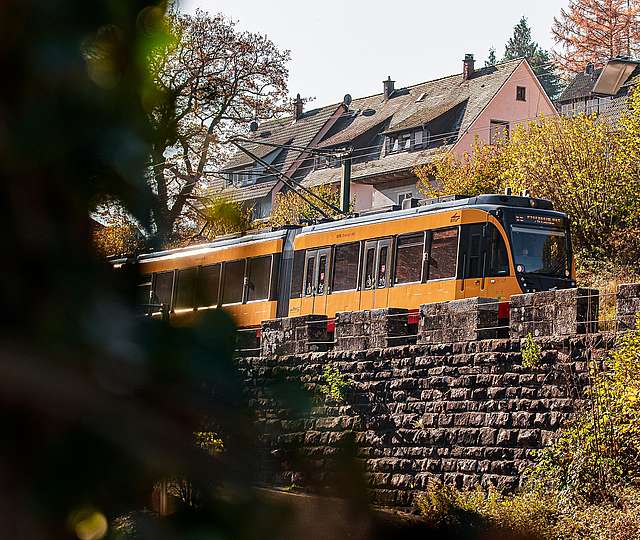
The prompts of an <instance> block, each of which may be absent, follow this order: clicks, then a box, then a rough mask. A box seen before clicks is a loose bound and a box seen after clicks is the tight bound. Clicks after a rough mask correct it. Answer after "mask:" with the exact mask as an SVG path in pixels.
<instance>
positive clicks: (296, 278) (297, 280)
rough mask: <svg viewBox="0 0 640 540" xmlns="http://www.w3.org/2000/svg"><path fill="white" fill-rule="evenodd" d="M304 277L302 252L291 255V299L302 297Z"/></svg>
mask: <svg viewBox="0 0 640 540" xmlns="http://www.w3.org/2000/svg"><path fill="white" fill-rule="evenodd" d="M303 277H304V251H296V252H295V253H294V254H293V271H292V273H291V294H290V295H289V296H290V297H291V298H300V296H302V278H303Z"/></svg>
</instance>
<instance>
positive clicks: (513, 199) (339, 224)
mask: <svg viewBox="0 0 640 540" xmlns="http://www.w3.org/2000/svg"><path fill="white" fill-rule="evenodd" d="M454 208H479V209H483V210H493V209H497V208H526V209H529V210H544V211H547V212H549V211H553V205H552V204H551V201H548V200H546V199H537V198H532V197H520V196H515V195H499V194H495V195H478V196H476V197H465V196H460V195H452V196H447V197H439V198H436V199H427V200H426V201H422V204H421V205H420V206H416V207H414V208H407V209H404V210H390V211H384V210H381V211H379V212H370V213H367V214H366V215H360V216H356V217H349V218H344V219H340V220H336V221H327V222H324V223H316V224H314V225H307V226H304V227H300V228H299V229H300V230H299V233H300V234H308V233H312V232H318V231H327V230H332V229H341V228H345V227H352V226H357V225H364V224H367V223H374V222H381V221H393V220H396V219H402V218H407V217H412V216H416V215H420V214H425V213H431V212H443V211H446V210H451V209H454ZM554 213H557V214H561V212H554ZM290 228H292V227H288V228H282V229H277V230H274V231H265V232H256V233H251V234H245V235H240V234H238V235H233V236H229V237H223V238H219V239H217V240H212V241H211V242H207V243H203V244H197V245H192V246H186V247H182V248H175V249H167V250H162V251H154V252H150V253H144V254H141V255H138V256H136V257H133V258H129V257H123V258H119V259H116V260H112V261H111V262H112V263H113V264H123V263H127V262H131V261H132V259H133V260H135V261H147V260H153V259H156V258H158V257H166V256H167V255H181V254H184V255H189V254H190V253H192V252H193V251H196V250H198V251H200V250H207V249H220V248H223V247H227V246H229V247H231V246H237V245H242V244H249V243H252V242H260V241H266V240H275V239H284V238H285V237H286V235H287V230H288V229H290ZM294 228H297V227H294Z"/></svg>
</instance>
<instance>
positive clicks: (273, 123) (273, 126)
mask: <svg viewBox="0 0 640 540" xmlns="http://www.w3.org/2000/svg"><path fill="white" fill-rule="evenodd" d="M341 106H342V105H340V104H338V105H328V106H326V107H322V108H319V109H313V110H311V111H307V112H305V113H303V115H302V117H301V118H299V119H298V120H293V119H292V118H291V117H286V118H281V119H277V120H270V121H269V122H266V123H264V124H262V125H260V126H259V127H258V130H257V131H256V133H255V135H252V136H251V137H249V138H250V139H252V140H255V141H256V142H255V143H253V144H252V143H246V144H245V143H243V144H242V146H244V147H245V148H246V149H247V150H249V151H251V152H253V153H254V154H257V155H258V157H264V156H265V155H267V154H269V153H270V152H273V147H271V146H266V145H263V144H259V143H260V142H266V143H270V144H291V145H293V146H301V147H306V146H308V145H309V144H310V143H311V141H312V140H313V139H314V137H315V136H316V135H317V134H318V132H319V131H320V130H321V129H322V128H323V127H324V125H325V124H326V123H327V121H328V120H329V119H330V118H331V117H332V116H333V114H334V113H335V112H336V109H337V108H338V107H341ZM285 152H286V153H287V155H286V157H285V159H284V162H283V164H282V166H281V170H282V172H285V171H286V170H287V169H288V168H289V167H290V166H291V164H292V163H293V162H294V161H295V160H296V159H297V158H298V157H299V155H300V152H298V151H291V150H286V149H285ZM252 163H253V160H252V159H251V158H250V157H248V156H247V155H246V154H245V153H243V152H241V151H238V152H236V153H235V154H234V155H233V156H232V158H231V159H230V160H229V161H228V162H227V163H225V164H224V166H223V169H225V170H226V169H236V168H238V167H244V166H246V165H251V164H252Z"/></svg>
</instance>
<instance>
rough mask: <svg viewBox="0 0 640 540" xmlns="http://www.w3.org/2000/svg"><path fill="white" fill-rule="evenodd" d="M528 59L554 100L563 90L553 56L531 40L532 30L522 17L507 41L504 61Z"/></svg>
mask: <svg viewBox="0 0 640 540" xmlns="http://www.w3.org/2000/svg"><path fill="white" fill-rule="evenodd" d="M516 58H526V59H527V60H528V61H529V64H531V67H532V68H533V71H534V73H535V74H536V76H537V77H538V80H539V81H540V84H542V86H543V88H544V89H545V91H546V92H547V94H548V95H549V97H550V98H551V99H554V98H556V97H557V96H558V94H559V93H560V90H561V89H562V83H561V80H560V77H559V76H558V74H557V73H556V68H555V66H554V65H553V64H552V63H551V56H550V54H549V52H548V51H545V50H544V49H542V47H540V45H538V43H537V42H536V41H533V39H532V38H531V28H530V27H529V23H528V22H527V18H526V17H522V18H521V19H520V21H519V22H518V24H516V25H515V27H514V28H513V36H511V37H510V38H509V41H507V45H506V46H505V49H504V57H503V58H502V60H503V61H507V60H515V59H516Z"/></svg>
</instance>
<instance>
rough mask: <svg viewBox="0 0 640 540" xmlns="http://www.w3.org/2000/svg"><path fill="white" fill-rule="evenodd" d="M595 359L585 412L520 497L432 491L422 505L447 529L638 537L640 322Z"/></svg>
mask: <svg viewBox="0 0 640 540" xmlns="http://www.w3.org/2000/svg"><path fill="white" fill-rule="evenodd" d="M598 362H599V360H598V359H597V358H596V359H593V360H592V364H591V368H592V373H591V384H590V385H589V387H588V388H587V391H586V396H585V398H586V402H585V405H584V407H583V408H582V409H581V410H580V411H578V412H577V413H576V414H574V416H573V418H572V419H571V421H570V422H569V423H568V424H567V425H566V426H565V427H564V428H563V429H562V430H561V431H560V432H559V433H558V434H557V435H556V437H555V439H554V440H553V442H552V443H551V444H550V445H549V446H548V447H546V448H544V449H542V450H540V451H538V452H537V453H536V454H535V455H534V459H535V465H534V466H533V467H532V468H531V469H530V470H529V471H528V472H527V473H526V475H525V484H524V487H523V488H522V490H521V491H520V492H519V493H516V494H515V495H507V496H503V495H499V494H497V493H495V492H494V491H492V490H489V491H488V492H485V491H482V490H477V491H465V490H457V489H455V488H451V487H446V486H442V485H439V484H434V485H432V486H431V487H430V488H429V490H428V491H427V493H426V494H425V495H424V496H423V497H421V498H420V499H419V500H418V507H419V509H420V510H421V512H422V513H423V515H425V516H426V517H427V519H429V520H430V521H431V522H432V523H434V524H436V525H439V526H447V527H448V528H449V530H451V529H454V530H460V531H465V530H476V531H478V530H485V531H495V530H499V531H503V532H508V533H509V534H512V535H515V536H516V537H517V538H537V539H543V540H557V539H561V540H582V539H584V538H589V539H593V540H611V539H614V540H633V539H636V538H638V536H639V535H640V483H639V482H640V318H639V320H638V325H637V329H636V330H635V331H629V332H627V333H625V334H622V335H621V336H620V338H619V342H618V345H617V346H616V348H615V349H614V350H613V351H611V353H610V354H609V355H608V356H607V357H606V358H605V359H604V365H602V366H599V365H598Z"/></svg>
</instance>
